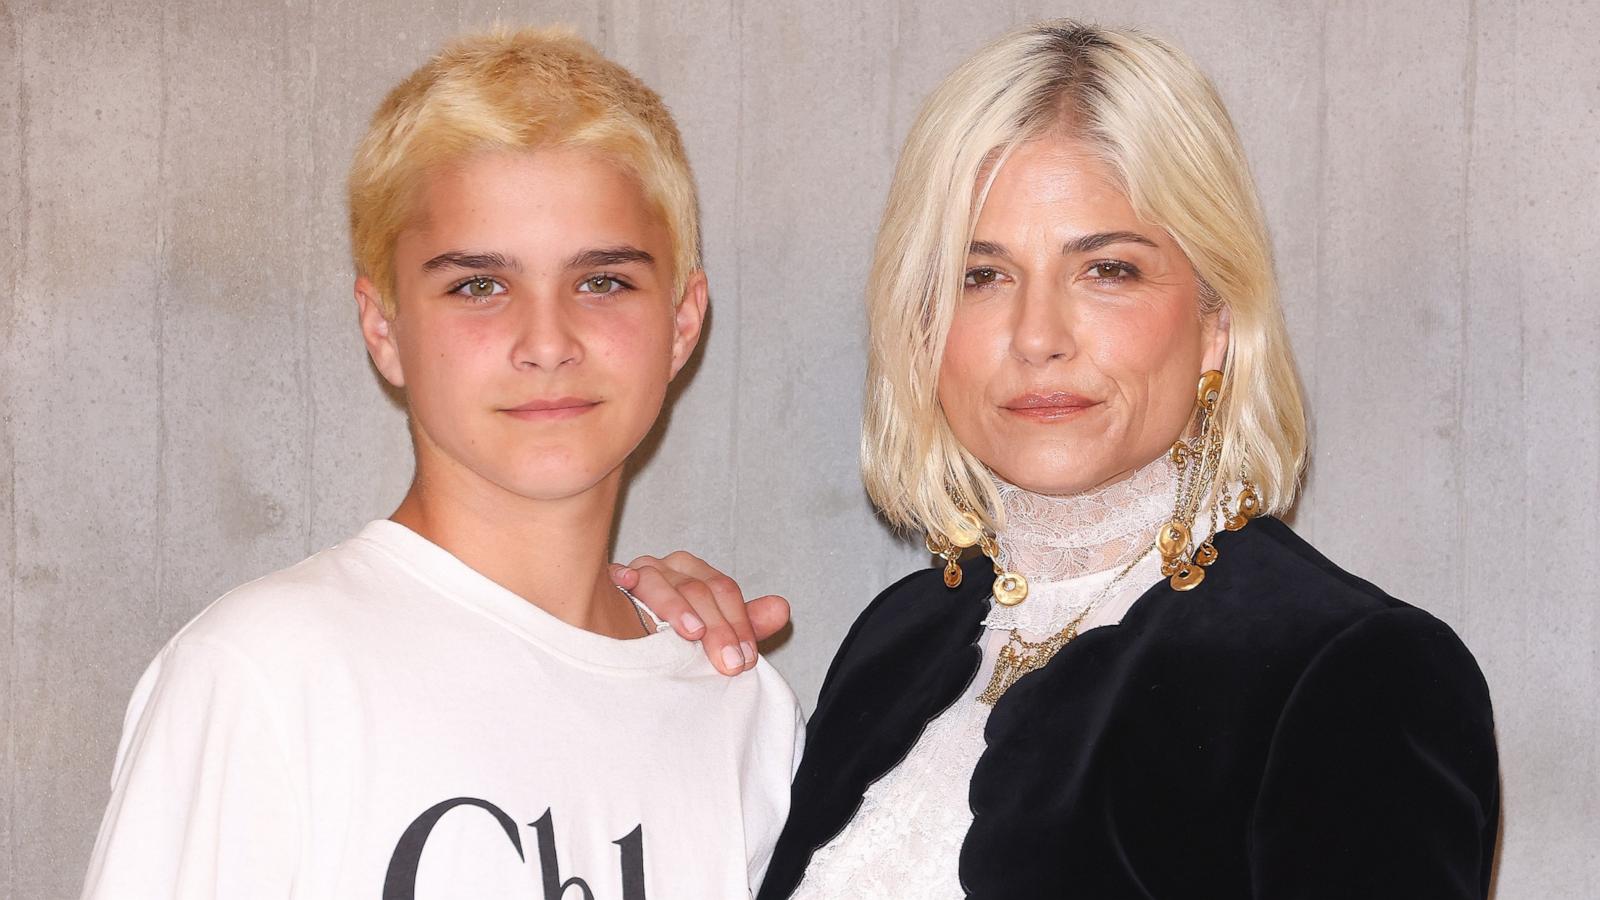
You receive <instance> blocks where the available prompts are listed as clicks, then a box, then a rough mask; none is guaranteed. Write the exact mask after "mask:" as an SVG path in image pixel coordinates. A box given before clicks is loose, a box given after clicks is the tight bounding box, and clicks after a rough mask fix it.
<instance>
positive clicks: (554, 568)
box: [389, 460, 647, 638]
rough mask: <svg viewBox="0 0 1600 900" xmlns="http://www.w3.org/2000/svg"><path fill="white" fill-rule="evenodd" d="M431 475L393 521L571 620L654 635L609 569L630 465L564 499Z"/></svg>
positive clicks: (613, 631) (601, 629) (613, 632)
mask: <svg viewBox="0 0 1600 900" xmlns="http://www.w3.org/2000/svg"><path fill="white" fill-rule="evenodd" d="M419 462H420V460H419ZM445 468H449V467H445ZM427 474H428V477H423V476H424V473H422V472H421V471H419V472H418V477H417V478H416V479H415V480H414V481H413V482H412V483H411V490H410V491H408V492H407V493H406V498H405V500H404V501H402V502H401V504H400V507H399V508H398V509H396V510H395V511H394V515H392V516H390V517H389V518H390V519H392V520H393V521H395V522H397V523H399V524H401V525H404V526H406V527H407V528H409V529H411V530H412V531H414V532H416V533H417V534H419V535H421V536H422V537H424V538H427V539H428V540H429V541H432V542H433V543H435V544H437V545H439V546H440V547H443V548H444V549H445V550H448V551H449V552H450V553H451V554H452V555H453V556H455V557H456V558H457V559H459V560H461V561H462V562H464V563H466V564H467V565H468V566H471V567H472V568H473V569H474V570H476V571H477V572H478V573H479V574H482V575H484V576H485V577H487V578H489V579H490V580H491V581H494V582H495V583H497V584H499V585H500V586H501V587H504V588H506V589H507V590H509V591H511V592H512V593H514V594H516V595H517V596H519V597H521V598H523V599H524V600H527V601H528V602H529V603H532V604H533V605H535V606H537V607H539V608H540V609H543V610H544V611H545V612H547V613H549V614H551V615H552V616H555V617H556V618H558V619H560V620H561V621H563V622H566V623H567V624H569V625H573V626H576V627H578V628H582V629H584V630H585V631H592V632H594V633H596V634H602V635H605V636H607V637H614V638H636V637H640V636H642V635H643V634H644V633H646V631H647V629H646V628H645V627H644V626H643V625H642V624H641V622H640V619H639V617H638V614H637V612H636V611H635V610H634V608H633V605H632V603H631V602H630V601H629V600H628V599H627V598H626V597H625V596H623V595H622V593H621V592H620V591H618V590H617V589H616V588H615V587H614V586H613V585H612V583H611V579H610V577H609V575H608V573H607V564H608V562H609V560H608V555H609V554H608V551H609V546H610V539H611V522H612V519H613V517H614V516H615V514H616V504H617V494H618V491H619V488H620V485H621V480H622V473H621V470H620V469H618V470H617V471H613V472H611V473H610V474H609V475H607V476H606V477H605V478H604V479H602V480H601V481H600V483H598V484H596V485H595V486H594V487H593V488H591V489H590V490H588V491H585V492H584V493H582V494H579V495H576V496H573V497H567V498H563V499H560V500H530V499H528V498H526V497H521V496H517V495H516V494H513V493H511V492H509V491H506V490H504V489H503V488H500V487H498V486H496V485H492V484H488V483H486V482H483V481H482V480H481V479H478V478H476V476H471V475H469V474H468V473H457V472H450V471H443V472H440V471H435V472H431V473H427ZM463 476H466V477H463ZM473 482H476V483H473Z"/></svg>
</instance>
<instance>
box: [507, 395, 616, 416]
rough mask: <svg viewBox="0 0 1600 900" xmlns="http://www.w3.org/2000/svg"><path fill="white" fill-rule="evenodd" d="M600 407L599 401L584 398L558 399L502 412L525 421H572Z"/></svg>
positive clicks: (515, 407)
mask: <svg viewBox="0 0 1600 900" xmlns="http://www.w3.org/2000/svg"><path fill="white" fill-rule="evenodd" d="M599 405H600V401H599V400H585V399H583V398H582V397H556V398H553V399H548V400H545V399H541V400H530V401H528V402H527V403H523V404H521V405H519V406H512V407H507V408H505V409H502V410H500V411H501V412H503V413H506V414H507V415H510V416H512V417H514V418H518V419H522V420H524V421H536V422H548V421H551V420H554V419H570V418H573V417H575V416H581V415H583V414H584V413H586V412H588V411H589V410H591V409H594V408H595V407H596V406H599Z"/></svg>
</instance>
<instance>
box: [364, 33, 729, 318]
mask: <svg viewBox="0 0 1600 900" xmlns="http://www.w3.org/2000/svg"><path fill="white" fill-rule="evenodd" d="M545 148H564V149H570V148H578V149H583V150H586V151H590V152H593V153H595V154H597V155H599V156H601V157H603V158H605V159H607V160H609V161H610V162H612V163H614V164H615V165H618V166H619V167H621V168H622V169H623V170H624V171H626V172H627V173H629V174H630V175H631V176H633V177H634V178H636V179H637V180H638V183H639V185H640V187H641V189H642V190H643V192H644V195H645V199H646V201H647V202H648V203H650V204H652V205H653V206H654V207H656V211H657V213H658V214H659V215H661V217H662V219H663V220H664V222H665V224H666V228H667V232H668V237H669V239H670V241H671V244H672V255H673V258H672V260H671V265H672V269H673V285H674V290H673V299H674V301H677V300H678V299H681V297H682V296H683V288H684V285H685V284H686V283H687V281H688V279H689V276H690V275H691V274H693V273H694V272H695V271H696V270H697V269H699V268H700V216H699V208H698V204H697V199H696V195H695V187H694V177H693V175H692V174H691V173H690V171H689V160H688V157H687V156H685V154H684V151H683V140H682V139H681V138H680V137H679V135H678V127H677V125H676V124H675V123H674V122H673V121H672V115H671V113H669V112H667V108H666V106H665V105H664V104H663V103H662V102H661V98H660V97H659V96H657V95H656V93H655V92H654V91H652V90H650V89H649V88H648V87H646V86H645V85H644V83H643V82H641V81H639V79H637V78H635V77H634V76H633V75H632V74H631V73H630V72H628V70H627V69H624V68H623V67H622V66H619V65H617V64H616V63H614V62H611V61H610V60H607V59H606V58H605V57H603V56H601V55H600V53H599V51H597V50H595V49H594V47H592V46H590V45H589V44H588V43H587V42H585V41H584V40H583V39H582V38H579V37H578V36H577V35H575V34H573V33H572V32H571V31H569V30H567V29H563V28H551V29H536V28H524V29H519V30H504V29H501V30H496V31H492V32H489V33H485V34H478V35H471V36H467V37H463V38H460V39H458V40H456V41H455V42H454V43H452V44H450V45H449V46H448V47H446V48H445V49H444V50H442V51H441V52H440V53H439V54H438V55H436V56H434V57H433V58H432V59H430V60H428V62H427V63H425V64H424V65H423V66H422V67H421V68H419V69H417V70H416V71H415V72H413V73H412V74H411V75H410V77H408V78H406V79H405V80H404V81H402V82H400V83H399V84H398V85H396V86H395V87H394V89H393V90H391V91H390V92H389V95H388V97H386V98H385V99H384V101H383V104H382V105H381V106H379V107H378V111H377V113H376V114H374V115H373V117H372V124H371V126H370V127H369V128H368V129H367V134H366V137H365V138H363V139H362V141H361V144H360V146H359V147H358V148H357V150H356V156H355V161H354V163H353V164H352V165H351V167H350V180H349V201H350V248H351V253H352V255H353V256H354V257H355V266H356V272H357V273H358V274H360V275H365V276H366V277H368V278H370V279H372V281H373V283H374V284H375V285H376V286H377V288H378V291H379V294H380V297H381V303H382V305H383V307H384V312H385V313H386V314H387V315H390V316H392V315H394V313H395V312H396V310H395V305H394V303H395V301H394V243H395V239H396V238H397V237H398V236H399V235H400V232H401V231H403V230H404V229H405V228H406V227H408V226H409V225H410V224H411V223H412V219H413V216H414V213H415V210H414V209H413V206H414V204H415V203H416V200H417V193H418V188H419V187H420V186H421V185H422V184H423V182H424V178H425V176H426V175H428V174H429V173H430V172H432V171H434V170H436V169H437V168H439V167H442V166H448V165H450V164H452V163H456V162H459V161H460V160H461V159H462V158H464V157H466V156H469V155H472V154H474V153H479V152H484V151H497V150H500V151H503V150H513V151H517V150H521V151H531V150H539V149H545Z"/></svg>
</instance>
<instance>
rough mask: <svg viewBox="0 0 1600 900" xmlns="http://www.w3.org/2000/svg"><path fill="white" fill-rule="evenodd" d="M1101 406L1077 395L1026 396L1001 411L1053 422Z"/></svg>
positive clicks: (1011, 401) (1006, 404) (1025, 417)
mask: <svg viewBox="0 0 1600 900" xmlns="http://www.w3.org/2000/svg"><path fill="white" fill-rule="evenodd" d="M1099 405H1100V401H1098V400H1090V399H1088V398H1087V397H1080V396H1078V395H1077V394H1067V393H1054V394H1024V395H1022V396H1020V397H1016V398H1014V399H1012V400H1008V401H1007V402H1006V403H1005V405H1004V406H1002V407H1001V409H1004V410H1005V411H1006V412H1008V413H1011V414H1012V415H1014V416H1019V417H1021V418H1024V419H1031V420H1033V421H1036V422H1051V421H1056V420H1059V419H1067V418H1071V417H1072V416H1075V415H1077V414H1078V413H1081V412H1083V411H1084V410H1087V409H1091V408H1093V407H1095V406H1099Z"/></svg>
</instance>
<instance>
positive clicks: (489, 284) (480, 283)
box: [450, 275, 506, 300]
mask: <svg viewBox="0 0 1600 900" xmlns="http://www.w3.org/2000/svg"><path fill="white" fill-rule="evenodd" d="M505 292H506V287H505V285H503V284H501V283H500V282H498V281H495V280H494V279H493V278H490V277H489V276H487V275H479V276H478V277H476V278H468V279H467V280H466V281H463V282H461V283H460V284H458V285H456V287H455V289H454V290H452V291H451V292H450V293H452V294H460V295H461V296H463V297H467V298H469V299H472V300H487V299H489V298H490V297H493V296H494V295H496V294H504V293H505Z"/></svg>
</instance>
